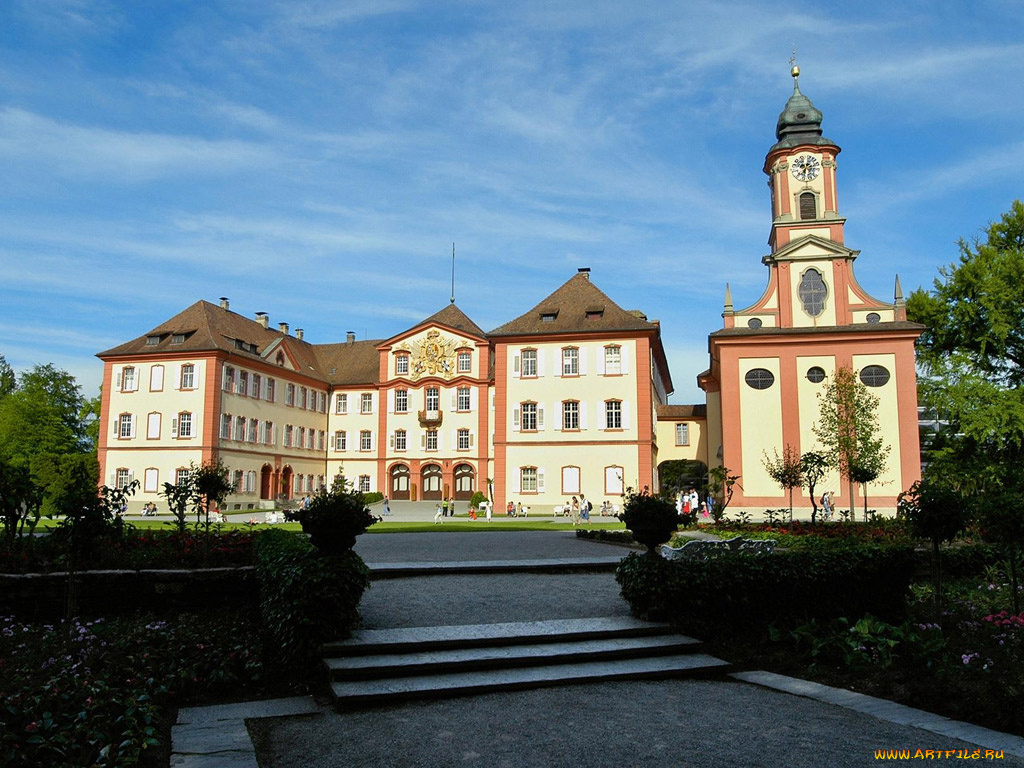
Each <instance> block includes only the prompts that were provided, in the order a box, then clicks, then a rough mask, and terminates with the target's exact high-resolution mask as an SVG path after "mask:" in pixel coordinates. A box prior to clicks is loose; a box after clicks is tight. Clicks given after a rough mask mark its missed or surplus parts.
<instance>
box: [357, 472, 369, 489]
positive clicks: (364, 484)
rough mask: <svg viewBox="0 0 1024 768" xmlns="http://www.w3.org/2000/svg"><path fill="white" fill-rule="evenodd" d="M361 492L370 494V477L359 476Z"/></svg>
mask: <svg viewBox="0 0 1024 768" xmlns="http://www.w3.org/2000/svg"><path fill="white" fill-rule="evenodd" d="M359 492H360V493H369V492H370V476H369V475H360V476H359Z"/></svg>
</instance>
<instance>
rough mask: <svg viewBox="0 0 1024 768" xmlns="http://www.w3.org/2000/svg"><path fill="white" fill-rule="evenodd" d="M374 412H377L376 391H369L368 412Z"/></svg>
mask: <svg viewBox="0 0 1024 768" xmlns="http://www.w3.org/2000/svg"><path fill="white" fill-rule="evenodd" d="M376 412H377V393H376V392H371V393H370V413H376Z"/></svg>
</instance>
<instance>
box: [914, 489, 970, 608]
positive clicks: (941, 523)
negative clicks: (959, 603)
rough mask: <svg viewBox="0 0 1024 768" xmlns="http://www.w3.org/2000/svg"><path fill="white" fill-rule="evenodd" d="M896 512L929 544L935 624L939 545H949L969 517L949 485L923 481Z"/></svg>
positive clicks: (939, 603)
mask: <svg viewBox="0 0 1024 768" xmlns="http://www.w3.org/2000/svg"><path fill="white" fill-rule="evenodd" d="M896 511H897V514H898V515H899V516H900V517H903V518H904V519H905V520H906V521H907V522H908V523H909V524H910V530H911V531H912V532H913V534H914V535H915V536H917V537H918V538H921V539H928V540H930V541H931V543H932V582H933V585H934V588H935V616H936V621H941V617H942V564H941V560H940V559H939V545H940V544H941V543H942V542H944V541H952V540H953V539H955V538H956V537H957V536H959V535H960V533H961V532H962V531H963V530H964V528H966V527H967V523H968V522H969V519H970V515H969V512H968V510H967V508H966V507H965V505H964V499H963V497H962V496H961V495H960V494H959V493H957V492H956V491H955V490H954V489H953V488H952V487H950V485H949V484H947V483H943V482H940V481H938V480H935V479H931V478H925V479H922V480H919V481H917V482H916V483H914V484H913V485H912V486H910V488H909V489H907V490H906V491H904V492H903V493H901V494H900V495H899V499H898V500H897V502H896Z"/></svg>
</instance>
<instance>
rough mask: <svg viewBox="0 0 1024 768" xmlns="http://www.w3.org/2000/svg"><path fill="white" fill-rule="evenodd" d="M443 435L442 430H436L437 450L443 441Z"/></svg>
mask: <svg viewBox="0 0 1024 768" xmlns="http://www.w3.org/2000/svg"><path fill="white" fill-rule="evenodd" d="M442 437H444V431H443V430H440V429H439V430H437V450H439V451H440V450H441V443H442V442H444V441H443V440H442V439H441V438H442Z"/></svg>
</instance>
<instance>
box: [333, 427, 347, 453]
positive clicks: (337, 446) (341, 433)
mask: <svg viewBox="0 0 1024 768" xmlns="http://www.w3.org/2000/svg"><path fill="white" fill-rule="evenodd" d="M334 450H336V451H345V450H348V446H347V440H346V438H345V430H343V429H339V430H338V431H337V432H335V433H334Z"/></svg>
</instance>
